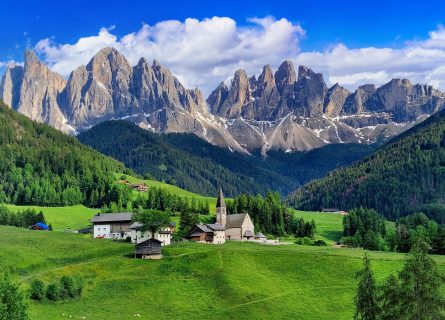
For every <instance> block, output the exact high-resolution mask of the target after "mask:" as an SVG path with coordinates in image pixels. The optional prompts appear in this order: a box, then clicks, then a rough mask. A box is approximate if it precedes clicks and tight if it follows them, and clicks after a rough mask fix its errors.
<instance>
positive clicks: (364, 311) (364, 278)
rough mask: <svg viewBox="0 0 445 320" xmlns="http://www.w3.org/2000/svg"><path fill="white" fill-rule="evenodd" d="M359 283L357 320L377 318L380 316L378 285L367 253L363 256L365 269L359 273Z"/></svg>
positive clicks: (374, 319)
mask: <svg viewBox="0 0 445 320" xmlns="http://www.w3.org/2000/svg"><path fill="white" fill-rule="evenodd" d="M357 277H358V278H359V283H358V287H357V295H356V296H355V315H354V319H355V320H376V319H378V316H379V304H378V294H377V285H376V281H375V278H374V274H373V272H372V270H371V261H370V260H369V257H368V255H367V254H365V257H364V258H363V270H362V271H360V272H358V273H357Z"/></svg>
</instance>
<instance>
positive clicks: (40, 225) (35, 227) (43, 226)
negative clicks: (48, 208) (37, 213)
mask: <svg viewBox="0 0 445 320" xmlns="http://www.w3.org/2000/svg"><path fill="white" fill-rule="evenodd" d="M31 229H32V230H43V231H48V230H49V226H48V225H47V224H46V223H43V222H37V223H36V224H35V225H33V226H31Z"/></svg>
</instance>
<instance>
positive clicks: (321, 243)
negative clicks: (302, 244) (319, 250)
mask: <svg viewBox="0 0 445 320" xmlns="http://www.w3.org/2000/svg"><path fill="white" fill-rule="evenodd" d="M327 245H328V244H327V243H326V241H324V240H315V241H314V246H318V247H325V246H327Z"/></svg>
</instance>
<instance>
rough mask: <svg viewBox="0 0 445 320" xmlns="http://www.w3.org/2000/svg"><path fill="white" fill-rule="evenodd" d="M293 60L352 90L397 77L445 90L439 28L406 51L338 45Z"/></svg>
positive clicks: (444, 41)
mask: <svg viewBox="0 0 445 320" xmlns="http://www.w3.org/2000/svg"><path fill="white" fill-rule="evenodd" d="M293 61H294V62H295V63H296V64H304V65H308V66H310V67H312V68H313V69H315V70H316V71H318V72H322V73H323V74H324V75H325V76H326V80H327V81H328V82H329V83H330V84H334V83H336V82H338V83H340V84H343V85H344V86H346V87H348V88H349V89H352V90H353V89H355V88H356V87H357V86H359V85H362V84H365V83H374V84H376V85H381V84H384V83H386V82H388V81H389V80H391V79H393V78H407V79H410V80H411V81H412V82H414V83H428V84H431V85H433V86H435V87H436V88H439V89H441V90H445V81H444V80H443V79H444V72H445V70H444V68H445V30H444V28H443V27H442V26H439V27H438V29H437V30H436V31H431V32H430V33H429V37H428V38H427V39H426V40H423V41H409V42H406V43H405V45H404V46H403V47H402V48H398V49H394V48H375V47H367V48H357V49H350V48H348V47H346V45H344V44H341V43H340V44H335V45H332V46H330V47H329V48H328V49H326V50H325V51H322V52H302V53H300V54H298V55H297V56H296V57H295V58H294V59H293Z"/></svg>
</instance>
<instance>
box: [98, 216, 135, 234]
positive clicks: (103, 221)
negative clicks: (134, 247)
mask: <svg viewBox="0 0 445 320" xmlns="http://www.w3.org/2000/svg"><path fill="white" fill-rule="evenodd" d="M132 215H133V214H132V213H128V212H125V213H98V214H96V215H95V216H94V217H93V218H92V219H91V223H92V224H93V237H94V238H106V239H126V238H127V237H129V236H130V235H129V232H130V229H129V227H130V224H131V218H132Z"/></svg>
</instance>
